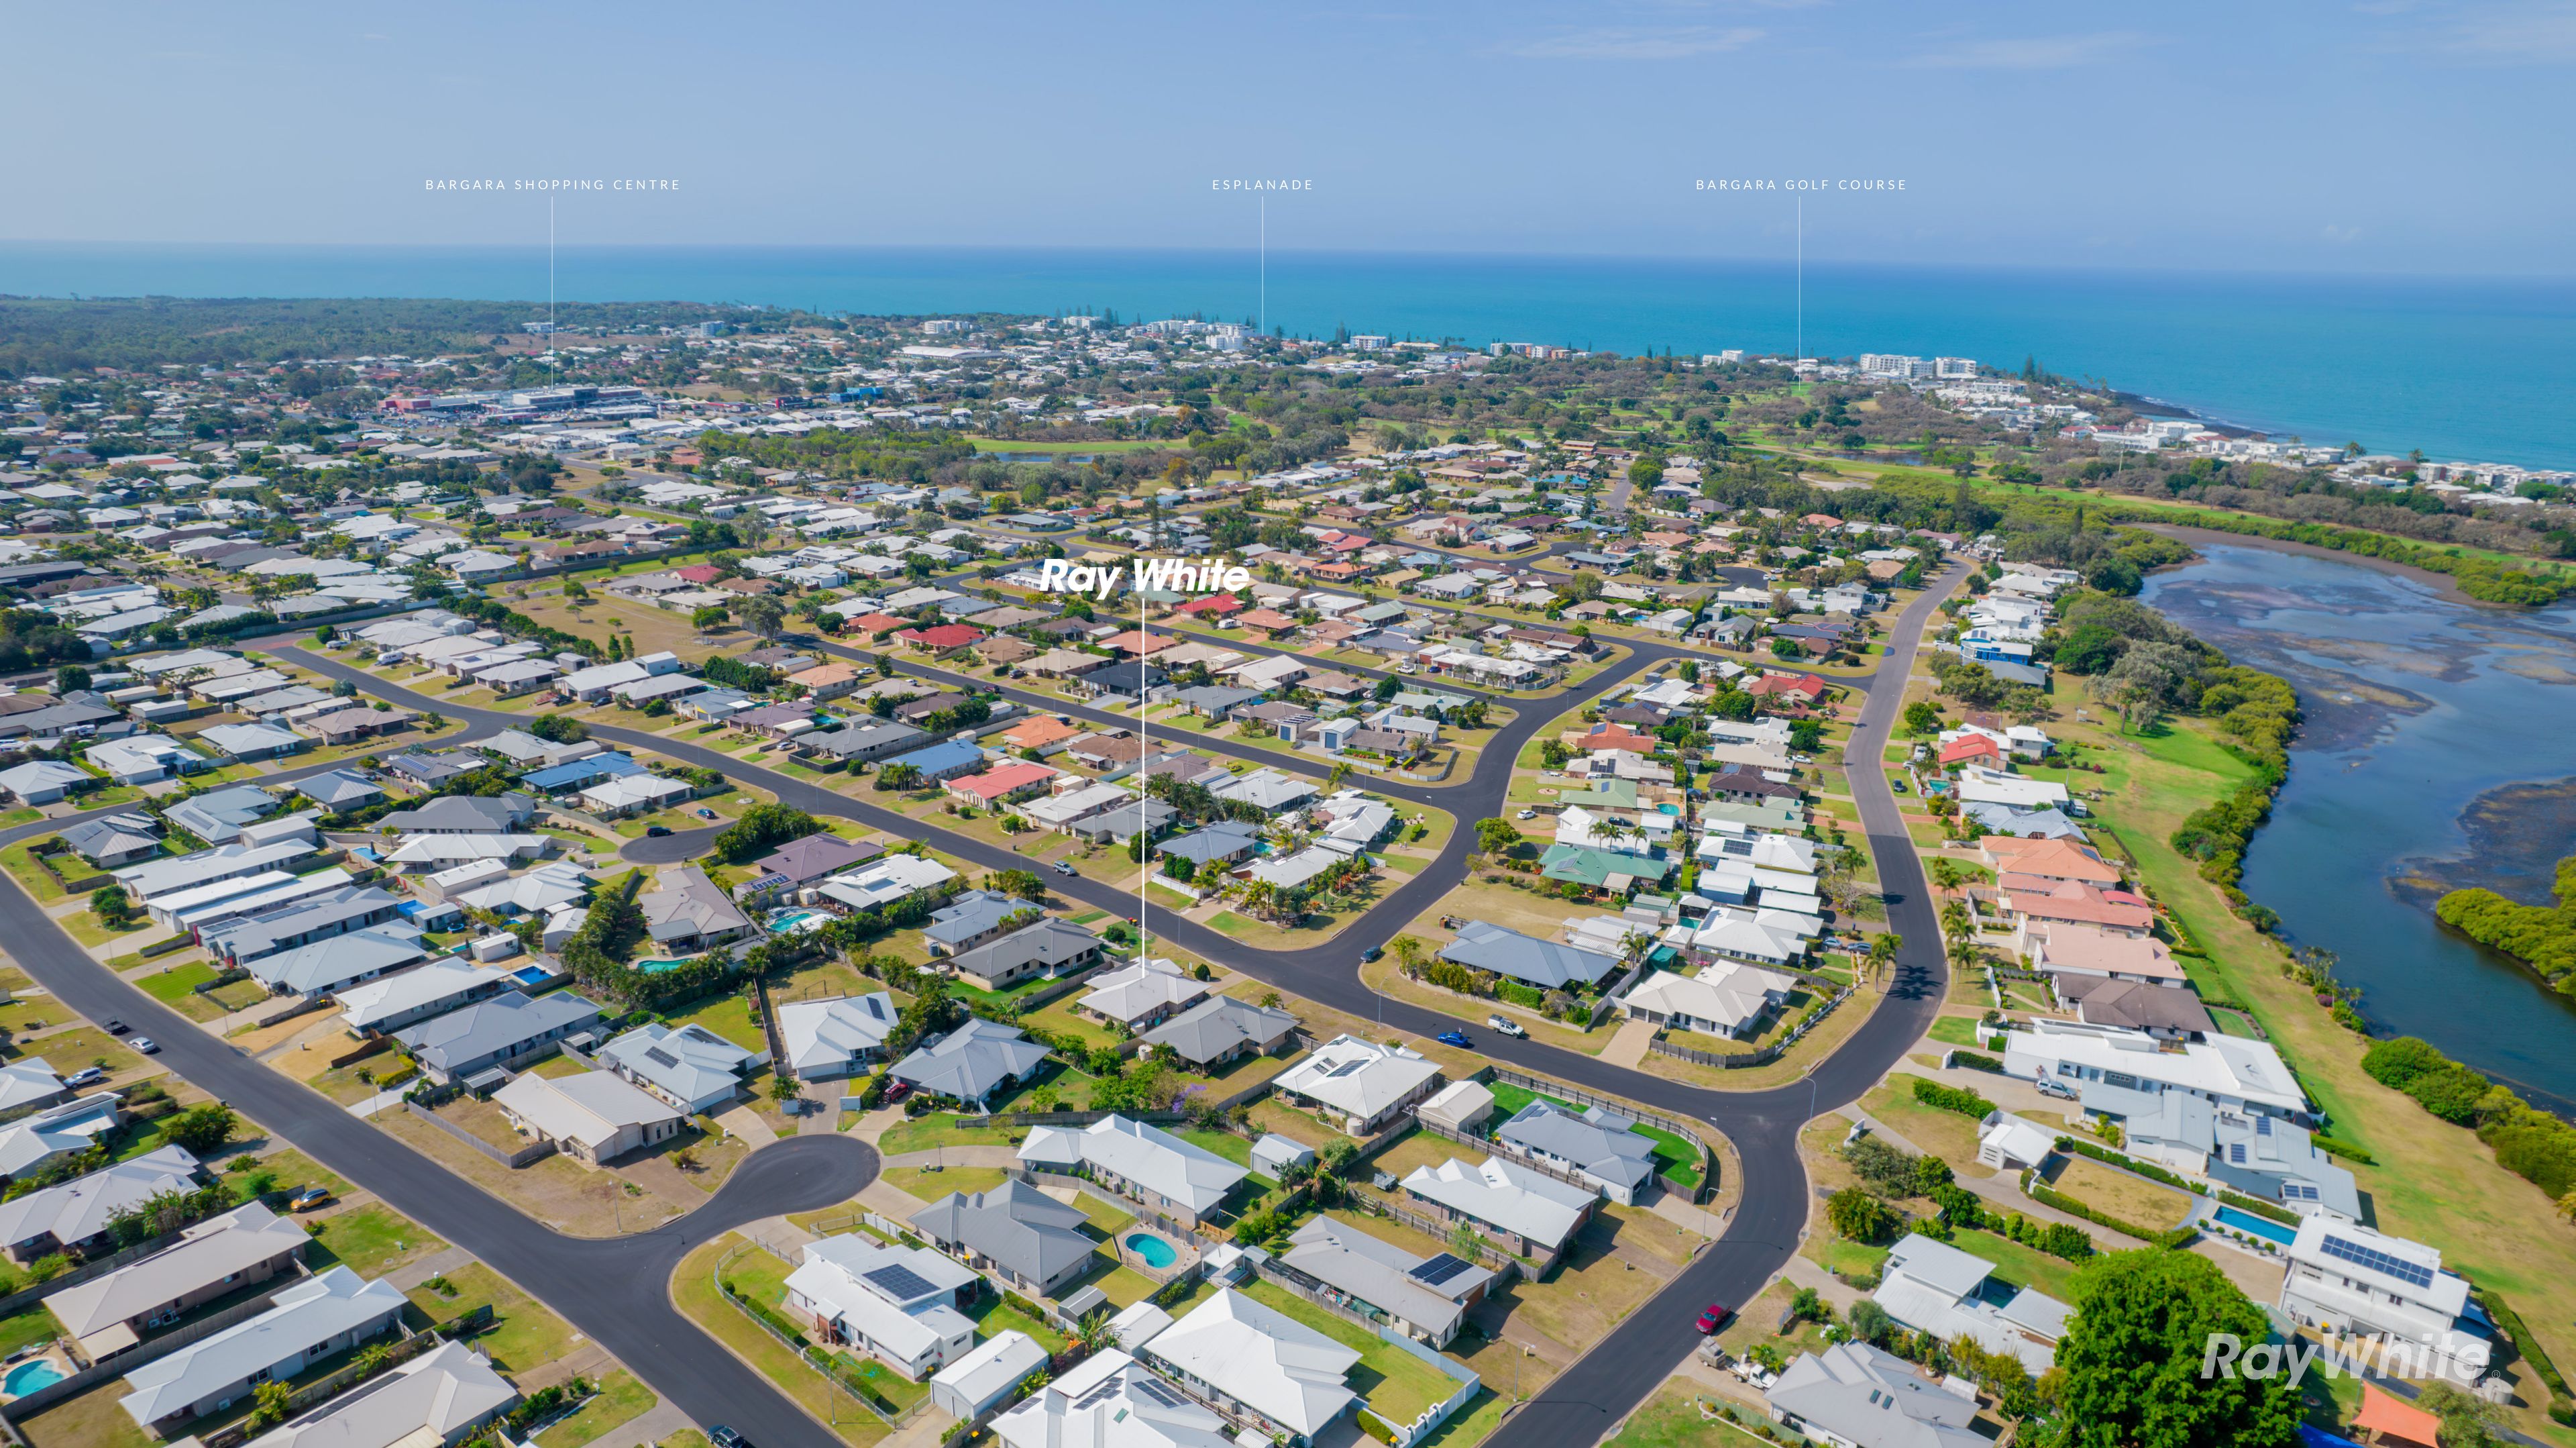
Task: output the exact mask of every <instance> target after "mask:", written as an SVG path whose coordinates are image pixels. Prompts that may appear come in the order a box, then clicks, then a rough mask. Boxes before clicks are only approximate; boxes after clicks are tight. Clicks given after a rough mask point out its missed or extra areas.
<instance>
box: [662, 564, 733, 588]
mask: <svg viewBox="0 0 2576 1448" xmlns="http://www.w3.org/2000/svg"><path fill="white" fill-rule="evenodd" d="M671 576H672V577H673V578H685V579H687V580H688V581H689V582H691V583H694V584H696V585H697V586H698V587H700V588H704V587H706V586H708V585H709V584H711V583H714V582H715V581H716V580H717V579H719V578H722V577H724V570H723V569H721V568H719V567H717V566H716V565H714V564H712V563H692V564H690V565H689V566H688V567H686V568H674V569H672V570H671Z"/></svg>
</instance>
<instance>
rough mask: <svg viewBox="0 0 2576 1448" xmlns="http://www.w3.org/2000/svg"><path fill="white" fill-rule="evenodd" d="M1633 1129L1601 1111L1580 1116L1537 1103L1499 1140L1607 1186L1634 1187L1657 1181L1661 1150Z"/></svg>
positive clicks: (1509, 1125) (1516, 1118)
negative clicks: (1561, 1162) (1573, 1168)
mask: <svg viewBox="0 0 2576 1448" xmlns="http://www.w3.org/2000/svg"><path fill="white" fill-rule="evenodd" d="M1629 1126H1630V1123H1629V1122H1628V1121H1627V1119H1626V1118H1624V1117H1619V1116H1613V1115H1611V1114H1610V1113H1608V1112H1606V1111H1602V1110H1601V1109H1599V1108H1598V1107H1595V1108H1594V1109H1592V1110H1591V1111H1587V1112H1585V1113H1584V1114H1582V1115H1580V1116H1577V1115H1575V1114H1574V1113H1572V1112H1569V1111H1563V1110H1559V1109H1558V1108H1557V1107H1555V1106H1554V1105H1551V1104H1550V1103H1548V1102H1545V1101H1533V1102H1531V1103H1530V1104H1529V1105H1527V1106H1524V1107H1522V1108H1521V1109H1520V1111H1519V1112H1518V1113H1517V1114H1515V1115H1514V1116H1513V1117H1512V1119H1511V1120H1509V1121H1506V1122H1504V1123H1503V1124H1502V1126H1501V1127H1499V1128H1497V1129H1496V1130H1495V1132H1494V1135H1496V1136H1498V1137H1500V1138H1502V1139H1503V1140H1505V1141H1508V1142H1511V1143H1513V1144H1515V1145H1518V1146H1525V1147H1528V1148H1529V1149H1530V1150H1532V1151H1535V1152H1540V1153H1544V1154H1545V1155H1548V1156H1552V1157H1556V1158H1559V1159H1560V1160H1564V1161H1569V1162H1572V1163H1574V1164H1575V1165H1576V1166H1578V1167H1580V1168H1582V1169H1583V1170H1584V1171H1585V1172H1587V1173H1589V1174H1590V1175H1592V1176H1595V1177H1599V1178H1600V1179H1601V1180H1603V1181H1613V1182H1617V1183H1619V1184H1620V1185H1622V1186H1626V1187H1631V1188H1633V1187H1637V1186H1641V1185H1643V1184H1644V1183H1645V1182H1646V1181H1648V1180H1649V1179H1651V1178H1652V1177H1653V1176H1654V1174H1655V1145H1654V1143H1653V1142H1651V1141H1648V1140H1647V1139H1646V1138H1645V1137H1644V1136H1642V1135H1640V1134H1638V1133H1637V1132H1635V1131H1632V1130H1630V1129H1629Z"/></svg>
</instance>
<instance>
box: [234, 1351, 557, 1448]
mask: <svg viewBox="0 0 2576 1448" xmlns="http://www.w3.org/2000/svg"><path fill="white" fill-rule="evenodd" d="M518 1401H519V1390H518V1389H517V1388H516V1387H513V1386H512V1385H511V1383H510V1380H509V1379H507V1378H504V1377H502V1376H501V1375H500V1374H499V1373H497V1372H495V1371H493V1369H492V1364H491V1362H490V1361H489V1360H487V1359H485V1358H484V1357H483V1356H481V1355H480V1354H478V1353H477V1352H475V1350H474V1349H473V1348H471V1347H469V1346H467V1345H466V1344H464V1343H461V1342H444V1343H440V1344H439V1345H438V1346H437V1347H434V1348H432V1349H430V1350H429V1351H428V1352H425V1353H422V1354H421V1355H420V1356H418V1357H416V1358H412V1359H410V1360H408V1361H406V1362H404V1363H402V1364H400V1365H398V1366H397V1367H395V1368H394V1369H393V1370H392V1371H390V1372H388V1373H386V1374H385V1375H383V1376H382V1377H378V1378H372V1379H370V1380H368V1381H366V1382H364V1383H361V1384H359V1385H358V1386H356V1387H354V1388H351V1389H350V1390H349V1391H347V1392H345V1393H342V1394H340V1395H339V1396H338V1397H336V1398H333V1399H331V1400H330V1401H329V1402H326V1403H324V1404H322V1405H321V1406H320V1407H317V1408H313V1409H310V1410H308V1411H306V1412H304V1413H302V1414H299V1415H298V1416H296V1417H293V1418H290V1419H288V1420H287V1421H286V1422H285V1423H284V1424H282V1425H280V1426H279V1427H277V1428H274V1429H272V1430H270V1431H269V1432H267V1433H264V1434H262V1435H260V1436H259V1437H257V1438H253V1439H252V1440H250V1442H249V1444H248V1445H246V1448H433V1445H436V1444H445V1443H459V1442H463V1441H464V1440H465V1439H467V1438H469V1437H471V1436H472V1435H473V1433H474V1430H475V1429H477V1428H480V1427H482V1426H483V1425H484V1424H486V1423H489V1422H491V1421H492V1420H493V1419H495V1418H498V1417H500V1416H501V1414H502V1413H504V1412H506V1411H508V1410H509V1408H510V1406H511V1405H512V1404H514V1403H516V1402H518Z"/></svg>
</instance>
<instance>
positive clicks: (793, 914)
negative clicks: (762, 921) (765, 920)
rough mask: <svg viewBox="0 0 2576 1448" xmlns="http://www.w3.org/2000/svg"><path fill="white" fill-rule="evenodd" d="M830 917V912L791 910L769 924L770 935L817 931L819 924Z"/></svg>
mask: <svg viewBox="0 0 2576 1448" xmlns="http://www.w3.org/2000/svg"><path fill="white" fill-rule="evenodd" d="M830 916H831V912H830V911H828V910H790V911H788V912H787V913H785V914H783V915H780V916H779V917H777V918H776V919H774V920H772V921H770V922H769V933H770V934H772V935H788V934H792V933H794V932H796V931H799V930H812V929H816V928H818V924H819V922H821V921H823V920H826V919H829V918H830Z"/></svg>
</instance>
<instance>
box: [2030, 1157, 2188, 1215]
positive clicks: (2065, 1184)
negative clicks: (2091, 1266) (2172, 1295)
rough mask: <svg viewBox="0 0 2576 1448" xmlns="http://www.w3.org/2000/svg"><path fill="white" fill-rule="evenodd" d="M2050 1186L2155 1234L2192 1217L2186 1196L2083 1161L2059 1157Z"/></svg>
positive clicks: (2083, 1159)
mask: <svg viewBox="0 0 2576 1448" xmlns="http://www.w3.org/2000/svg"><path fill="white" fill-rule="evenodd" d="M2049 1185H2051V1186H2053V1187H2055V1188H2057V1189H2058V1190H2059V1191H2061V1192H2064V1193H2066V1194H2067V1195H2068V1196H2070V1197H2073V1198H2075V1199H2076V1200H2077V1201H2079V1202H2082V1203H2084V1204H2085V1205H2086V1206H2089V1207H2092V1208H2094V1209H2096V1210H2098V1211H2102V1212H2106V1213H2108V1214H2110V1215H2111V1216H2114V1217H2117V1218H2119V1219H2120V1220H2121V1221H2124V1222H2134V1223H2136V1224H2137V1225H2139V1226H2141V1227H2149V1228H2153V1229H2155V1230H2157V1231H2162V1230H2164V1229H2165V1228H2168V1227H2179V1226H2181V1225H2182V1224H2183V1220H2184V1219H2185V1218H2187V1217H2189V1216H2190V1215H2191V1209H2192V1199H2191V1197H2190V1196H2188V1195H2186V1194H2185V1193H2182V1192H2178V1191H2175V1190H2174V1189H2173V1188H2171V1187H2169V1186H2165V1185H2164V1184H2162V1183H2160V1182H2151V1181H2148V1180H2147V1179H2146V1178H2144V1177H2139V1176H2131V1175H2130V1174H2129V1173H2127V1172H2124V1171H2119V1170H2115V1169H2114V1168H2111V1167H2107V1166H2104V1165H2103V1164H2102V1163H2100V1162H2098V1161H2092V1160H2089V1159H2087V1158H2085V1157H2080V1156H2061V1157H2059V1158H2058V1159H2057V1161H2056V1162H2055V1163H2054V1164H2053V1167H2052V1170H2051V1172H2050V1175H2049Z"/></svg>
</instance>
